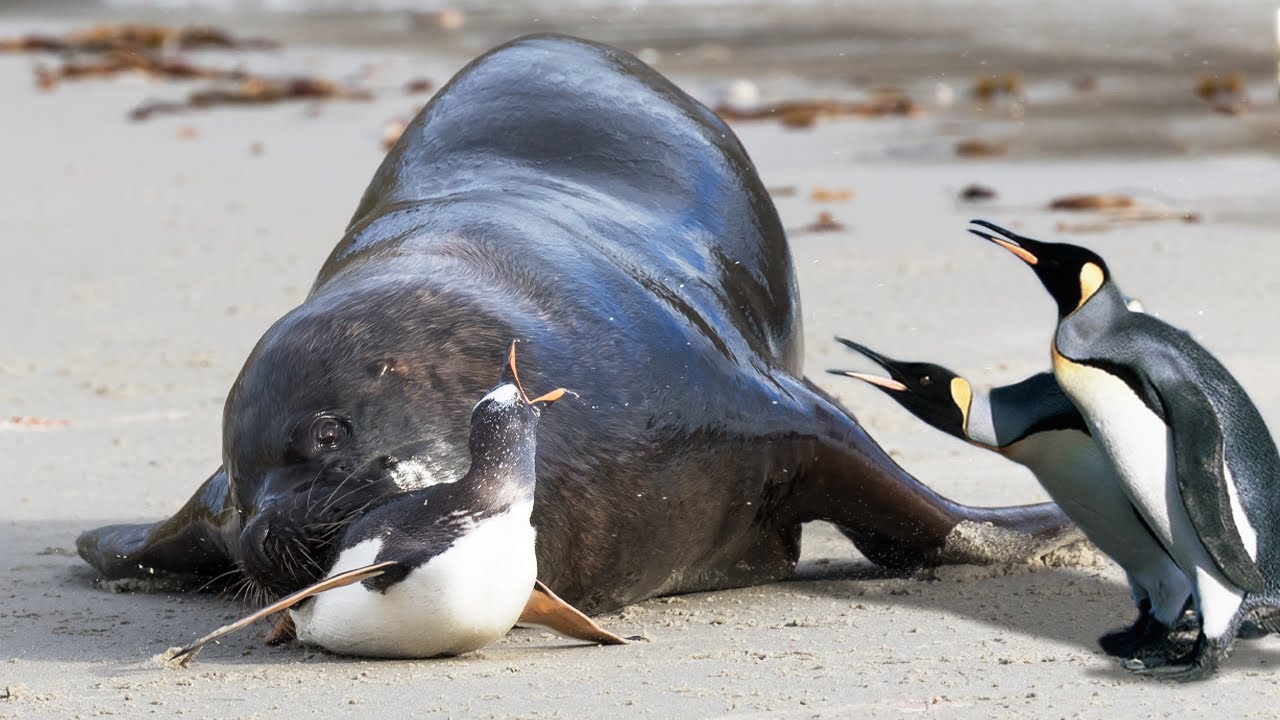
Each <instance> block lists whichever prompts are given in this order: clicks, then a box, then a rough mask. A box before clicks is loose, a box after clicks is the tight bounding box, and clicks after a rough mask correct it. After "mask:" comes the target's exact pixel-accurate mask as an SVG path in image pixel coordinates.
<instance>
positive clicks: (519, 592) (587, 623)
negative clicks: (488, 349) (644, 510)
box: [289, 343, 624, 657]
mask: <svg viewBox="0 0 1280 720" xmlns="http://www.w3.org/2000/svg"><path fill="white" fill-rule="evenodd" d="M515 348H516V346H515V344H514V343H513V344H512V345H511V347H510V350H509V353H508V357H507V362H506V364H505V365H504V368H503V375H502V379H501V381H500V382H499V384H498V386H497V387H495V388H493V390H491V391H489V393H488V394H487V395H485V396H484V397H483V398H481V399H480V401H479V402H478V403H477V404H476V406H475V408H474V409H473V410H472V413H471V436H470V449H471V467H470V469H469V470H468V472H467V473H466V475H464V476H463V477H461V478H459V479H457V480H456V481H454V482H449V483H441V484H438V485H432V486H428V487H425V488H421V489H419V490H415V491H412V492H407V493H404V494H402V495H397V496H395V497H394V498H393V499H391V500H388V501H386V502H385V503H383V504H381V505H378V506H376V507H374V508H373V509H372V510H370V511H369V512H368V513H367V514H365V515H364V517H362V518H360V519H358V520H357V521H355V523H354V524H353V525H352V526H351V527H350V528H349V529H348V530H347V532H346V534H345V535H344V536H343V539H342V541H341V543H340V549H339V550H338V552H337V556H336V557H337V559H336V560H335V561H334V564H333V567H331V568H330V569H329V572H328V577H334V576H339V575H342V574H343V573H350V571H352V570H356V569H360V568H368V569H372V570H373V571H374V572H376V574H371V575H370V576H368V577H365V578H364V579H363V580H361V581H360V582H355V583H352V584H349V585H345V586H342V587H337V588H334V589H330V590H327V591H325V592H323V593H320V594H316V595H314V596H313V597H308V598H307V599H306V600H305V601H302V602H301V603H300V604H298V605H297V606H295V607H294V608H293V609H292V610H290V611H289V612H290V613H291V617H292V620H293V624H294V627H295V628H296V634H297V637H298V639H299V640H301V641H303V642H306V643H311V644H315V645H320V646H322V647H325V648H327V649H329V650H332V651H334V652H338V653H344V654H349V655H364V656H372V657H432V656H436V655H458V654H461V653H465V652H469V651H472V650H476V649H479V648H481V647H484V646H485V645H488V644H489V643H491V642H493V641H494V640H497V639H498V638H500V637H502V636H503V635H505V634H506V633H507V631H508V630H510V629H511V628H512V626H514V625H515V624H516V623H517V622H522V623H527V624H536V625H542V626H546V627H548V628H550V629H552V630H555V631H557V632H560V633H561V634H564V635H568V636H570V637H576V638H580V639H585V640H589V641H591V642H597V643H607V644H620V643H622V642H624V641H623V640H622V639H621V638H619V637H617V636H616V635H613V634H612V633H609V632H607V631H604V630H601V629H600V628H599V627H597V626H596V625H595V624H594V623H592V622H591V620H589V619H588V618H587V617H586V616H584V615H582V613H580V612H578V611H577V610H576V609H574V608H572V607H571V606H569V605H567V604H566V603H564V602H563V601H561V600H560V599H559V598H558V597H556V595H555V594H554V593H553V592H551V590H550V589H549V588H547V587H546V586H545V585H543V584H542V583H540V582H538V580H537V559H536V557H535V555H534V542H535V539H536V534H535V531H534V528H533V527H532V526H531V525H530V513H531V512H532V509H533V498H534V485H535V474H534V458H535V453H536V447H537V442H536V440H537V437H536V436H537V429H538V421H539V418H540V416H541V414H542V411H543V409H544V408H545V407H546V406H548V405H550V404H551V403H552V402H554V401H556V400H557V399H559V398H560V397H561V396H563V395H564V393H565V391H564V390H563V389H559V390H554V391H552V392H550V393H547V394H546V395H543V396H541V397H538V398H534V399H532V400H531V399H529V397H528V396H526V395H525V393H524V390H523V388H522V387H521V386H520V382H519V377H518V375H517V373H516V364H515Z"/></svg>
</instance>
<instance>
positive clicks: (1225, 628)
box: [970, 221, 1280, 680]
mask: <svg viewBox="0 0 1280 720" xmlns="http://www.w3.org/2000/svg"><path fill="white" fill-rule="evenodd" d="M975 224H976V225H978V226H979V227H980V228H981V229H971V230H970V232H972V233H974V234H975V235H977V236H979V237H981V238H983V239H985V240H989V241H991V242H993V243H995V244H997V245H999V246H1001V247H1003V248H1004V249H1006V250H1008V251H1009V252H1010V253H1012V254H1013V255H1015V256H1016V257H1017V258H1018V259H1020V260H1022V261H1023V262H1024V263H1026V264H1027V265H1028V266H1030V267H1031V269H1032V270H1033V271H1035V273H1036V276H1037V277H1038V278H1039V279H1040V282H1041V283H1042V284H1043V285H1044V287H1045V289H1046V290H1048V292H1049V294H1050V295H1051V296H1052V297H1053V299H1054V301H1055V302H1056V303H1057V306H1058V323H1057V330H1056V332H1055V333H1054V336H1053V341H1052V346H1051V356H1052V359H1053V374H1054V377H1055V378H1056V379H1057V381H1058V384H1059V385H1060V386H1061V387H1062V390H1063V391H1064V392H1065V393H1066V394H1067V396H1068V397H1069V398H1070V399H1071V401H1072V403H1074V404H1075V406H1076V407H1077V408H1078V409H1079V410H1080V413H1081V414H1082V415H1083V416H1084V419H1085V422H1086V423H1087V425H1088V427H1089V430H1090V432H1091V433H1092V435H1093V437H1094V439H1095V440H1096V441H1097V442H1098V443H1100V444H1101V445H1102V448H1103V450H1104V451H1105V452H1106V454H1107V456H1108V457H1109V458H1110V459H1111V463H1112V465H1113V466H1114V468H1115V471H1116V474H1117V475H1118V476H1119V478H1120V480H1121V484H1122V486H1123V488H1124V490H1125V493H1126V494H1127V495H1128V496H1129V499H1130V500H1131V501H1132V503H1133V505H1134V506H1135V507H1136V508H1137V509H1138V510H1139V512H1141V514H1142V517H1143V519H1144V520H1145V521H1146V523H1147V525H1148V526H1149V527H1150V528H1151V530H1152V532H1154V533H1155V535H1156V537H1157V538H1159V539H1160V542H1161V544H1163V545H1164V547H1165V549H1166V550H1167V551H1168V552H1169V555H1170V556H1172V557H1173V559H1174V561H1175V562H1177V564H1178V566H1179V567H1181V568H1182V570H1183V572H1184V573H1186V575H1187V577H1188V578H1189V579H1190V580H1191V583H1192V592H1193V596H1194V598H1195V603H1196V609H1197V611H1198V612H1199V614H1200V618H1201V628H1200V632H1199V634H1198V636H1197V638H1196V641H1195V644H1194V645H1193V646H1192V647H1191V649H1190V650H1188V651H1187V652H1185V653H1182V654H1175V655H1174V656H1172V657H1165V658H1160V659H1156V658H1146V659H1138V658H1133V659H1131V660H1129V661H1128V662H1126V664H1125V667H1127V668H1129V669H1130V670H1134V671H1137V672H1155V673H1159V674H1161V675H1165V676H1169V677H1174V678H1177V679H1185V680H1191V679H1197V678H1202V677H1206V676H1208V675H1210V674H1212V673H1213V672H1214V671H1215V670H1216V669H1217V667H1218V666H1219V664H1220V663H1221V662H1222V660H1223V659H1224V658H1225V656H1226V654H1227V652H1228V651H1229V649H1230V647H1231V643H1232V640H1234V639H1235V636H1236V634H1237V632H1238V630H1239V628H1240V625H1241V623H1242V622H1243V621H1244V620H1245V618H1246V617H1253V618H1254V619H1256V620H1257V622H1258V624H1259V625H1261V626H1262V627H1263V628H1265V629H1267V630H1269V631H1272V632H1275V631H1276V630H1277V629H1278V626H1280V454H1278V453H1277V451H1276V445H1275V441H1274V440H1273V439H1272V437H1271V434H1270V432H1268V430H1267V427H1266V423H1265V422H1263V419H1262V415H1261V414H1260V413H1259V412H1258V409H1257V408H1256V407H1255V406H1254V404H1253V402H1252V401H1251V400H1250V399H1249V396H1248V394H1247V393H1245V391H1244V388H1242V387H1241V386H1240V383H1239V382H1237V381H1236V379H1235V378H1234V377H1232V375H1231V373H1229V372H1228V371H1227V370H1226V368H1224V367H1223V366H1222V364H1221V363H1219V362H1218V361H1217V359H1215V358H1214V357H1213V356H1212V355H1211V354H1209V352H1208V351H1207V350H1205V349H1204V348H1203V347H1201V346H1200V345H1199V344H1198V343H1196V342H1195V341H1194V340H1192V339H1191V337H1190V336H1189V335H1187V334H1186V333H1185V332H1183V331H1181V330H1178V329H1177V328H1174V327H1172V326H1170V325H1168V324H1167V323H1165V322H1162V321H1161V320H1159V319H1157V318H1155V317H1152V316H1150V315H1146V314H1143V313H1134V312H1130V311H1129V310H1128V309H1127V308H1126V307H1125V301H1124V296H1123V295H1122V294H1121V292H1120V289H1119V288H1118V287H1117V286H1116V283H1115V282H1114V281H1113V280H1112V278H1111V274H1110V272H1109V271H1108V270H1107V265H1106V263H1105V262H1103V260H1102V258H1101V257H1099V256H1098V255H1097V254H1096V253H1093V252H1092V251H1090V250H1087V249H1085V248H1082V247H1077V246H1074V245H1067V244H1060V243H1046V242H1039V241H1036V240H1032V239H1030V238H1026V237H1023V236H1021V235H1018V234H1016V233H1014V232H1011V231H1009V230H1006V229H1004V228H1001V227H999V226H997V225H993V224H991V223H988V222H984V221H975Z"/></svg>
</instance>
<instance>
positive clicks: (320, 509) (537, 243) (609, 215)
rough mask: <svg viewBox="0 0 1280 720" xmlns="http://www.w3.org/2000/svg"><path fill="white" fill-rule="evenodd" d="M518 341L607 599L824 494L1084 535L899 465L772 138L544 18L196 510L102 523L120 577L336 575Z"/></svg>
mask: <svg viewBox="0 0 1280 720" xmlns="http://www.w3.org/2000/svg"><path fill="white" fill-rule="evenodd" d="M513 339H518V340H520V341H521V344H520V348H521V373H522V375H523V376H524V381H525V384H526V385H529V386H533V385H537V386H552V385H555V386H564V387H567V388H569V389H570V390H571V391H573V392H574V394H572V395H569V396H568V397H566V398H564V399H562V400H561V401H560V402H559V403H557V406H556V412H555V413H553V414H551V415H549V416H548V417H547V418H546V420H545V421H544V422H543V423H542V425H541V429H540V431H539V438H538V444H537V455H536V471H537V487H536V493H535V503H534V508H533V515H532V521H533V526H534V527H535V528H536V532H537V537H536V550H537V552H536V555H537V570H538V578H539V579H540V580H542V581H543V582H545V583H546V585H547V586H549V588H551V589H552V590H554V591H555V592H556V593H558V594H559V595H560V596H561V597H563V598H564V600H565V601H567V602H569V603H571V604H573V605H575V606H576V607H578V608H579V609H581V610H583V611H585V612H588V613H597V612H601V611H607V610H612V609H615V608H619V607H621V606H624V605H627V604H630V603H634V602H637V601H640V600H643V599H645V598H650V597H654V596H658V595H664V594H672V593H685V592H693V591H699V590H714V589H720V588H729V587H737V586H744V585H752V584H758V583H764V582H769V581H774V580H779V579H782V578H785V577H787V576H788V575H789V574H791V572H792V570H793V568H794V567H795V564H796V561H797V558H798V556H799V551H800V526H801V524H803V523H805V522H808V521H811V520H829V521H831V522H833V523H835V524H836V525H837V526H839V527H840V528H841V529H842V531H843V532H844V533H845V534H846V535H847V536H848V537H849V538H851V539H852V540H853V542H854V543H855V544H856V545H857V547H858V548H859V549H860V550H861V551H862V552H863V553H864V554H865V555H866V556H867V557H868V558H870V559H871V560H872V561H874V562H876V563H879V564H881V565H886V566H891V567H895V568H904V567H912V566H920V565H925V564H936V563H963V562H989V561H993V560H1008V559H1015V558H1020V557H1024V556H1026V555H1028V554H1031V553H1035V552H1041V551H1045V550H1047V549H1049V548H1052V547H1055V546H1056V545H1058V544H1060V543H1063V542H1066V541H1068V540H1073V539H1075V538H1076V537H1077V536H1076V534H1075V532H1074V531H1073V530H1072V529H1071V527H1070V523H1069V521H1068V520H1067V519H1066V517H1065V516H1064V515H1063V514H1062V513H1061V512H1060V511H1059V510H1058V508H1057V507H1056V506H1054V505H1052V504H1040V505H1031V506H1023V507H1015V508H994V509H981V508H972V507H967V506H963V505H960V504H957V503H954V502H952V501H950V500H947V499H945V498H943V497H940V496H939V495H937V494H936V493H934V492H933V491H931V490H930V489H929V488H927V487H925V486H924V485H922V484H921V483H920V482H918V481H916V480H915V479H914V478H912V477H911V475H909V474H908V473H907V472H906V471H904V470H903V469H902V468H900V467H898V465H897V464H895V463H894V462H893V460H891V459H890V458H889V457H888V455H887V454H886V453H885V452H884V451H883V450H882V449H881V448H880V447H879V446H877V445H876V443H875V442H874V441H872V440H871V438H870V437H868V436H867V434H866V433H865V432H864V431H863V429H862V428H861V427H860V426H859V425H858V423H857V421H856V420H855V419H854V418H853V416H852V415H851V414H850V413H849V411H847V410H845V409H844V408H843V407H841V406H840V405H839V404H838V403H837V402H835V401H834V400H833V399H832V398H831V397H829V396H828V395H827V394H826V393H824V392H823V391H822V390H820V389H819V388H817V387H816V386H815V385H814V384H813V383H811V382H810V381H809V380H807V379H805V378H804V377H803V376H802V374H801V351H802V342H801V323H800V304H799V298H798V296H797V287H796V279H795V274H794V271H793V267H792V261H791V256H790V251H789V248H788V245H787V239H786V237H785V235H784V232H783V229H782V225H781V224H780V222H779V219H778V216H777V213H776V211H775V210H774V207H773V203H772V202H771V200H770V198H769V195H768V193H767V192H766V191H765V188H764V186H763V184H762V183H761V181H760V179H759V177H758V176H757V174H756V171H755V169H754V167H753V166H752V163H751V160H750V159H749V158H748V157H747V153H746V151H745V150H744V149H743V147H742V145H741V144H740V142H739V141H738V139H737V138H736V137H735V136H734V134H733V132H732V131H731V130H730V129H729V128H728V127H727V126H726V125H725V124H724V123H723V122H722V121H721V120H720V119H719V118H718V117H716V116H715V115H714V114H713V113H712V112H711V111H710V110H708V109H707V108H706V107H704V106H703V105H701V104H699V103H698V102H696V101H695V100H693V99H692V98H690V97H689V96H688V95H686V94H685V93H684V92H682V91H681V90H680V89H679V88H677V87H676V86H675V85H673V84H672V83H671V82H669V81H668V80H666V79H665V78H663V77H662V76H661V75H659V74H658V73H656V72H655V71H653V70H652V69H650V68H649V67H647V66H646V65H644V64H643V63H641V62H640V61H638V60H637V59H636V58H634V57H633V56H631V55H629V54H627V53H625V52H622V51H620V50H617V49H614V48H611V47H607V46H604V45H600V44H597V43H593V42H588V41H585V40H578V39H574V38H570V37H564V36H556V35H536V36H529V37H524V38H520V39H517V40H515V41H512V42H510V43H507V44H505V45H502V46H500V47H498V48H496V49H494V50H492V51H490V52H488V53H486V54H484V55H482V56H481V57H479V58H478V59H476V60H475V61H473V62H472V63H471V64H469V65H468V66H466V67H465V68H464V69H462V70H461V71H460V72H459V73H458V74H457V75H456V76H455V77H454V78H453V79H452V80H451V81H450V82H449V83H448V84H447V85H446V86H445V87H443V88H442V89H441V90H440V91H439V93H437V95H436V96H435V97H434V98H433V99H432V100H431V102H429V103H428V104H427V105H426V107H424V108H423V110H422V111H421V112H420V113H419V114H418V116H417V117H416V118H415V119H414V121H413V122H412V123H411V124H410V125H409V127H408V128H407V129H406V130H405V132H404V134H403V136H402V137H401V138H400V140H399V141H398V142H397V143H396V144H395V146H394V147H393V148H392V149H391V150H390V152H389V153H388V154H387V157H386V159H385V160H384V161H383V163H382V166H381V167H380V168H379V169H378V171H377V172H376V173H375V175H374V177H373V180H372V182H371V183H370V185H369V188H368V190H366V192H365V194H364V197H363V198H362V199H361V201H360V204H359V206H358V207H357V208H356V211H355V214H354V216H353V217H352V220H351V223H350V225H349V227H348V228H347V231H346V234H345V236H344V237H343V238H342V240H341V241H340V242H339V243H338V245H337V247H336V248H334V250H333V252H332V254H331V255H330V256H329V258H328V260H327V261H326V262H325V264H324V266H323V267H322V268H321V269H320V272H319V276H318V277H317V279H316V282H315V285H314V287H313V288H312V290H311V292H310V294H309V295H308V296H307V298H306V299H305V300H304V301H303V303H302V304H301V305H299V306H298V307H297V308H294V309H293V310H291V311H289V312H288V313H287V314H286V315H285V316H284V317H283V318H281V319H280V320H279V321H277V322H276V323H275V324H274V325H272V326H271V328H270V329H268V330H267V332H266V334H265V335H264V336H263V337H262V339H261V341H259V343H258V345H257V346H256V347H255V348H254V350H253V352H252V354H251V355H250V356H249V358H248V360H247V361H246V363H245V366H244V369H243V370H242V371H241V373H240V375H239V377H238V378H237V379H236V381H235V384H234V386H233V387H232V388H231V391H230V393H229V395H228V397H227V402H226V406H225V410H224V421H223V447H222V467H221V468H220V469H219V470H217V471H216V472H215V473H214V474H213V475H212V476H211V477H210V478H209V479H208V480H206V481H205V483H204V484H203V485H202V486H201V487H200V488H199V489H198V490H197V491H196V493H195V495H194V496H193V497H192V498H191V500H190V501H189V502H188V503H187V504H186V505H185V506H184V507H183V508H182V509H181V510H179V511H178V513H177V514H176V515H174V516H173V517H172V518H170V519H168V520H166V521H163V522H160V523H157V524H154V525H123V526H121V525H117V526H110V527H104V528H99V529H97V530H93V531H90V532H87V533H85V534H84V535H82V536H81V537H80V539H79V541H78V548H79V551H80V554H81V556H82V557H84V558H85V559H86V560H87V561H88V562H89V563H91V564H92V565H93V566H94V567H96V568H97V569H98V570H99V571H101V573H102V574H103V575H105V576H106V577H111V578H119V577H130V576H144V577H153V576H156V575H161V576H166V577H170V578H184V577H191V578H205V577H208V576H211V575H215V574H217V573H223V572H226V571H228V570H232V569H235V568H239V569H240V570H241V571H242V572H243V574H244V575H245V577H247V578H249V579H250V580H251V581H252V582H253V583H254V584H255V585H256V586H258V587H260V588H263V589H265V590H266V591H267V594H269V595H283V594H286V593H289V592H291V591H294V590H297V589H298V588H301V587H303V586H305V585H307V584H309V583H311V582H313V581H315V580H317V579H319V578H320V577H322V576H323V574H324V572H325V571H326V569H327V568H329V567H330V566H331V564H332V562H333V554H334V542H335V538H336V537H339V536H340V535H341V532H342V530H343V528H345V527H347V526H348V525H349V524H350V522H351V520H352V518H353V517H355V516H357V515H359V514H361V513H362V512H364V511H365V510H366V509H367V508H371V507H376V506H377V504H378V503H379V502H380V501H382V500H384V499H386V498H387V497H389V496H391V495H394V494H396V493H400V492H404V491H407V490H412V489H414V488H419V487H423V486H426V485H430V484H433V483H436V482H441V481H448V480H451V479H454V478H458V477H462V476H463V475H465V473H466V470H467V466H468V463H469V462H470V456H469V453H468V447H467V436H468V432H467V429H468V417H469V414H470V412H471V408H472V406H473V405H474V403H475V401H476V399H477V398H479V397H481V396H483V395H484V393H485V391H486V390H487V389H488V388H489V387H490V384H491V382H492V378H493V368H494V359H495V358H497V357H501V354H502V351H503V348H505V347H506V346H507V345H508V343H510V342H511V341H512V340H513Z"/></svg>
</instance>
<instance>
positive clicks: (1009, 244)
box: [969, 220, 1040, 265]
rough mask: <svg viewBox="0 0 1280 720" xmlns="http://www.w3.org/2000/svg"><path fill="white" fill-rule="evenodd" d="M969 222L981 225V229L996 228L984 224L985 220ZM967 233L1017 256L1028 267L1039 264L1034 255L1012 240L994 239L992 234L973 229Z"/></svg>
mask: <svg viewBox="0 0 1280 720" xmlns="http://www.w3.org/2000/svg"><path fill="white" fill-rule="evenodd" d="M971 222H973V223H976V224H978V225H981V226H983V227H990V228H992V229H995V227H996V226H994V225H991V224H990V223H988V222H986V221H985V220H972V221H971ZM1000 230H1001V231H1002V232H1008V231H1007V230H1004V229H1003V228H1000ZM969 232H971V233H973V234H974V235H977V236H978V237H980V238H982V239H983V240H989V241H991V242H993V243H995V244H997V245H999V246H1000V247H1002V248H1004V249H1005V250H1008V251H1009V252H1011V253H1013V254H1014V255H1017V256H1018V259H1019V260H1021V261H1022V262H1024V263H1026V264H1028V265H1035V264H1037V263H1039V262H1040V258H1038V257H1036V256H1035V254H1034V253H1032V252H1031V251H1030V250H1028V249H1026V248H1024V247H1022V246H1021V245H1019V244H1018V243H1017V242H1014V241H1013V240H1008V239H1005V238H999V237H996V236H995V235H992V234H990V233H987V232H983V231H982V230H974V229H973V228H969Z"/></svg>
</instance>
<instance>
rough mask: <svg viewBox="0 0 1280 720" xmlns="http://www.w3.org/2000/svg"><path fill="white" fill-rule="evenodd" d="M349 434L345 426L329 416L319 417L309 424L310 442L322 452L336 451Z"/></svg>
mask: <svg viewBox="0 0 1280 720" xmlns="http://www.w3.org/2000/svg"><path fill="white" fill-rule="evenodd" d="M350 434H351V431H350V429H348V428H347V425H346V424H345V423H343V422H342V421H341V420H339V419H338V418H335V417H333V416H331V415H321V416H320V417H318V418H316V419H315V420H314V421H313V422H312V423H311V441H312V443H314V444H315V446H316V447H317V448H319V449H322V450H336V449H337V448H338V446H340V445H342V443H343V441H345V440H346V439H347V437H348V436H350Z"/></svg>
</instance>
